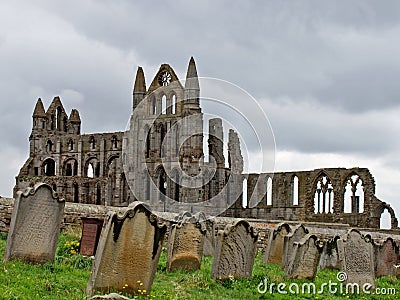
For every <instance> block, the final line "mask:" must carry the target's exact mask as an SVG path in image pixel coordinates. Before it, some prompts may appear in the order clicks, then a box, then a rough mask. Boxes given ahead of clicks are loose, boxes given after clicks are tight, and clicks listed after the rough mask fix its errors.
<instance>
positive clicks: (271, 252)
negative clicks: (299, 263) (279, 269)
mask: <svg viewBox="0 0 400 300" xmlns="http://www.w3.org/2000/svg"><path fill="white" fill-rule="evenodd" d="M290 232H291V228H290V226H289V224H286V223H280V224H278V225H277V228H275V229H274V232H273V234H270V235H269V236H270V237H269V240H270V242H269V243H268V244H267V245H268V246H267V249H266V251H265V253H264V262H265V263H269V264H276V265H282V255H283V244H284V238H285V236H286V235H288V234H289V233H290Z"/></svg>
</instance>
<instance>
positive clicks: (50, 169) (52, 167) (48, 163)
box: [42, 158, 56, 176]
mask: <svg viewBox="0 0 400 300" xmlns="http://www.w3.org/2000/svg"><path fill="white" fill-rule="evenodd" d="M42 173H43V174H45V175H46V176H55V175H56V162H55V161H54V160H53V159H51V158H48V159H46V160H45V161H44V162H43V172H42Z"/></svg>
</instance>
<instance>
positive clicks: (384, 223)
mask: <svg viewBox="0 0 400 300" xmlns="http://www.w3.org/2000/svg"><path fill="white" fill-rule="evenodd" d="M379 228H380V229H391V228H392V217H391V215H390V213H389V211H388V210H387V209H384V211H383V213H382V214H381V219H380V225H379Z"/></svg>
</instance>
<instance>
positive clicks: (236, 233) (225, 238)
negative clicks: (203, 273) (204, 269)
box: [211, 220, 258, 280]
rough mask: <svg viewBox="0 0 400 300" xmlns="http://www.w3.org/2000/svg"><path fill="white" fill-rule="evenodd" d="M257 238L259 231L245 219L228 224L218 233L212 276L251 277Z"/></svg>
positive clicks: (223, 277)
mask: <svg viewBox="0 0 400 300" xmlns="http://www.w3.org/2000/svg"><path fill="white" fill-rule="evenodd" d="M257 239H258V235H257V233H255V232H254V229H253V227H252V226H251V225H250V224H249V223H248V222H247V221H245V220H240V221H237V222H235V223H234V224H232V225H227V226H226V227H225V229H224V230H221V231H220V232H219V233H218V238H217V243H216V246H215V253H214V261H213V264H212V270H211V277H212V278H213V279H217V280H227V279H230V278H232V277H234V278H236V277H244V278H250V277H251V274H252V270H253V264H254V259H255V256H256V254H257Z"/></svg>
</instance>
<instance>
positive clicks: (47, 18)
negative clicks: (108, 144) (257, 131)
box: [0, 0, 400, 213]
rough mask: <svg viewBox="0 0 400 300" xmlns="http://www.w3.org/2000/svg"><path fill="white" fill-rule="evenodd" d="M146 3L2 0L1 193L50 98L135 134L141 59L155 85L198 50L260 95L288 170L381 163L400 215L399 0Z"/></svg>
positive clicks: (383, 184)
mask: <svg viewBox="0 0 400 300" xmlns="http://www.w3.org/2000/svg"><path fill="white" fill-rule="evenodd" d="M133 2H134V1H128V0H126V1H124V0H117V1H111V0H109V1H106V0H104V1H94V0H93V1H77V0H71V1H50V0H43V1H39V0H38V1H7V2H6V1H2V2H1V4H0V106H1V117H0V138H1V144H0V178H1V182H0V195H2V196H11V195H12V188H13V185H14V181H15V179H14V177H15V176H16V175H17V174H18V172H19V168H20V167H21V166H22V165H23V163H24V161H25V160H26V158H27V157H28V151H29V144H28V138H29V134H30V130H31V126H32V119H31V116H32V112H33V108H34V106H35V103H36V100H37V98H39V97H41V98H42V100H43V102H44V104H45V106H46V108H47V107H48V105H49V104H50V102H51V100H52V99H53V97H54V96H56V95H59V96H60V97H61V99H62V102H63V104H64V107H65V108H66V110H67V111H68V113H69V112H70V111H71V109H72V108H77V109H78V110H79V112H80V114H81V118H82V130H83V132H85V133H91V132H112V131H117V130H118V131H120V130H124V128H125V126H126V123H127V121H128V118H129V115H130V110H131V105H132V104H131V93H132V86H133V81H134V75H135V72H136V69H137V67H138V66H139V65H140V66H142V67H143V68H144V72H145V76H146V82H147V84H149V83H150V82H151V80H152V79H153V76H154V74H155V72H156V71H157V69H158V67H159V66H160V64H162V63H169V64H170V65H171V66H172V67H173V68H174V69H175V71H176V73H177V75H178V76H179V77H180V78H184V76H185V72H186V68H187V64H188V61H189V58H190V56H194V58H195V60H196V63H197V69H198V72H199V75H200V76H207V77H215V78H220V79H224V80H227V81H230V82H232V83H234V84H237V85H238V86H240V87H241V88H243V89H245V90H246V91H248V92H249V93H250V94H252V95H253V96H254V97H255V98H256V99H257V100H258V101H259V102H260V104H261V106H262V107H263V108H264V110H265V111H266V113H267V114H268V117H269V119H270V121H271V124H272V128H273V130H274V133H275V138H276V144H277V161H276V169H277V170H278V171H285V170H307V169H312V168H318V167H339V166H340V167H354V166H360V167H368V168H370V170H371V172H372V174H373V175H374V177H375V180H376V184H377V196H378V197H379V198H380V199H381V200H383V201H385V202H389V203H390V204H391V205H392V206H393V207H395V209H396V212H397V213H398V212H400V202H399V196H398V195H399V194H400V184H399V183H398V181H399V179H400V158H399V153H400V139H399V136H400V119H399V116H400V84H399V83H398V82H399V79H400V55H399V53H400V2H399V1H395V0H394V1H385V2H384V4H383V3H382V2H380V1H372V0H371V1H365V0H362V1H361V0H360V1H251V2H250V1H232V0H230V1H211V0H210V1H196V2H194V1H183V0H182V1H162V2H161V1H159V2H155V1H146V3H133ZM135 2H139V1H135ZM142 2H145V1H142Z"/></svg>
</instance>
